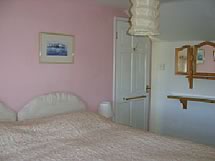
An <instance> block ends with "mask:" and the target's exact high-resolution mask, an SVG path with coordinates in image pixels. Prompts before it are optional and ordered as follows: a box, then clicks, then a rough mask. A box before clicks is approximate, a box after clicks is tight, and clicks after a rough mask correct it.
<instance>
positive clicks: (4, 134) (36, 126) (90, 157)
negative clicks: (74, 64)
mask: <svg viewBox="0 0 215 161" xmlns="http://www.w3.org/2000/svg"><path fill="white" fill-rule="evenodd" d="M63 95H64V96H66V97H64V98H68V97H67V96H68V95H67V94H66V95H65V94H59V93H58V94H51V98H53V99H52V101H50V100H49V103H48V104H49V105H50V104H53V105H54V106H55V105H58V108H63V109H64V107H61V106H63V105H64V104H65V100H67V99H64V101H62V100H61V98H62V96H63ZM48 96H50V95H48ZM52 96H53V97H52ZM70 96H71V97H73V95H70ZM70 96H69V97H70ZM44 97H46V98H45V99H44V100H47V95H46V96H44ZM55 98H58V99H57V100H58V102H55V101H53V100H56V99H55ZM40 99H41V97H40ZM35 100H37V98H35V99H34V101H33V102H38V101H35ZM72 100H73V99H72ZM74 100H75V102H76V103H77V102H79V103H80V106H79V105H78V107H77V104H76V103H75V106H74V104H73V103H72V101H71V102H70V103H72V104H71V105H70V110H68V107H69V105H68V106H67V107H66V109H67V110H66V112H69V111H70V112H69V113H65V114H58V115H55V116H49V117H44V115H41V113H40V114H39V115H34V114H33V113H36V112H37V111H36V110H35V105H36V104H37V103H32V102H30V103H29V104H28V107H27V106H26V107H25V108H24V109H23V111H21V113H22V114H21V115H20V113H19V114H18V116H20V117H21V120H22V121H18V122H14V123H12V122H6V123H0V160H1V161H14V160H16V161H36V160H40V161H71V160H74V161H215V149H214V148H212V147H208V146H205V145H199V144H194V143H191V142H189V141H184V140H177V139H173V138H167V137H161V136H158V135H155V134H152V133H149V132H144V131H142V130H137V129H133V128H130V127H126V126H122V125H117V124H114V123H112V122H111V121H110V120H108V119H105V118H103V117H102V116H99V115H97V114H95V113H90V112H86V111H84V109H85V105H84V103H83V102H82V101H81V100H80V99H79V98H78V97H76V98H75V99H74ZM41 102H43V101H41ZM53 102H55V103H53ZM60 102H63V103H62V104H61V103H60ZM31 105H32V106H31ZM44 105H45V106H48V105H47V103H45V104H44ZM45 106H43V105H42V104H41V105H40V107H38V108H39V109H40V110H39V111H40V112H41V111H43V110H42V109H45V108H46V107H45ZM31 107H32V108H33V109H34V110H30V109H28V108H31ZM48 107H49V106H48ZM79 107H80V108H79ZM49 108H50V109H51V106H50V107H49ZM27 109H28V110H27ZM78 109H79V110H78ZM24 111H27V112H24ZM29 111H34V112H33V113H31V115H32V117H33V118H34V119H30V118H29V117H27V116H26V114H29ZM44 111H46V112H47V111H48V110H44ZM74 111H75V112H74ZM78 111H81V112H78ZM58 112H59V111H55V112H54V113H52V114H57V113H58ZM24 116H25V117H24ZM36 117H43V118H40V119H38V118H36ZM25 118H26V119H27V120H25Z"/></svg>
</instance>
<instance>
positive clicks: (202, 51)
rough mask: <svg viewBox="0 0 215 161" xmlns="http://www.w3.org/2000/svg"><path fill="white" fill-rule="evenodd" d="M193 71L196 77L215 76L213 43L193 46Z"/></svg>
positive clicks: (214, 45)
mask: <svg viewBox="0 0 215 161" xmlns="http://www.w3.org/2000/svg"><path fill="white" fill-rule="evenodd" d="M193 65H194V70H193V72H194V73H193V74H194V75H198V76H215V43H213V42H208V41H205V42H202V43H200V44H198V45H195V46H194V64H193Z"/></svg>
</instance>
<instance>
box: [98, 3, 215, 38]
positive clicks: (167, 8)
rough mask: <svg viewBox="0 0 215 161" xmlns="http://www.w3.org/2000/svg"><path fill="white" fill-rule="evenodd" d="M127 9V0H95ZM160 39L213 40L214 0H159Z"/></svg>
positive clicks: (214, 24) (214, 30) (214, 23)
mask: <svg viewBox="0 0 215 161" xmlns="http://www.w3.org/2000/svg"><path fill="white" fill-rule="evenodd" d="M97 1H98V2H100V3H102V4H106V5H111V6H114V7H117V8H124V9H128V8H129V6H130V2H129V0H97ZM160 2H161V6H160V33H161V35H160V39H162V40H167V41H179V40H215V0H160Z"/></svg>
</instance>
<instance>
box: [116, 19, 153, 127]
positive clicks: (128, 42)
mask: <svg viewBox="0 0 215 161" xmlns="http://www.w3.org/2000/svg"><path fill="white" fill-rule="evenodd" d="M128 28H129V22H128V19H126V18H118V17H116V18H115V20H114V63H113V64H114V66H113V67H114V72H113V73H114V74H113V111H114V117H113V120H114V121H115V122H116V123H120V124H125V125H128V126H132V127H136V128H142V129H145V130H148V129H149V111H150V89H151V88H150V86H151V84H150V71H151V68H150V66H151V64H150V63H151V41H150V39H149V38H148V37H142V36H131V35H128V33H127V31H128Z"/></svg>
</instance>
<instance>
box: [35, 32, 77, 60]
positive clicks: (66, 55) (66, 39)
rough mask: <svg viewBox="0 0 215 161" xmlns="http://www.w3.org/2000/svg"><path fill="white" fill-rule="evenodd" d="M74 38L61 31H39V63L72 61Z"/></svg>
mask: <svg viewBox="0 0 215 161" xmlns="http://www.w3.org/2000/svg"><path fill="white" fill-rule="evenodd" d="M74 43H75V38H74V36H72V35H66V34H61V33H48V32H41V33H40V55H39V58H40V63H53V64H55V63H74V47H75V45H74Z"/></svg>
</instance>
